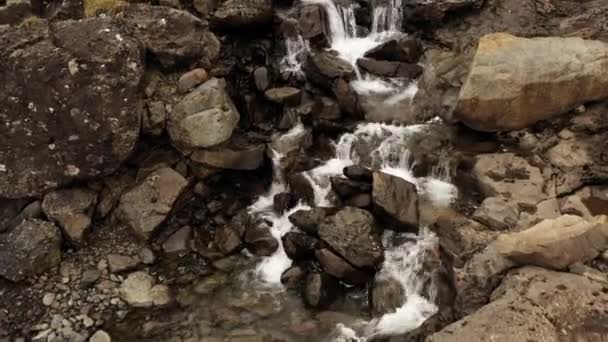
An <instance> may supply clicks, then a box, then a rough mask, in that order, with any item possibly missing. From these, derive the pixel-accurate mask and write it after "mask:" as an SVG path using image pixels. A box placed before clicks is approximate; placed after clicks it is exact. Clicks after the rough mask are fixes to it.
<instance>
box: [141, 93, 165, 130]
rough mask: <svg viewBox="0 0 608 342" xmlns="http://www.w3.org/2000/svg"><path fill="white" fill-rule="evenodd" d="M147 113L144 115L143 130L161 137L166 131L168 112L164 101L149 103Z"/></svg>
mask: <svg viewBox="0 0 608 342" xmlns="http://www.w3.org/2000/svg"><path fill="white" fill-rule="evenodd" d="M147 109H148V110H147V111H146V112H145V114H144V117H143V120H142V121H143V122H142V130H143V132H144V133H145V134H148V135H151V136H160V135H162V134H163V132H164V131H165V124H166V122H167V111H166V109H165V104H164V103H163V102H162V101H148V103H147Z"/></svg>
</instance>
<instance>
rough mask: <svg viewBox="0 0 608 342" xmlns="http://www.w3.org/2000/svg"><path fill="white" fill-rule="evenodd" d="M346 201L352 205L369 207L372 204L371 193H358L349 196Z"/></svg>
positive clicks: (348, 204)
mask: <svg viewBox="0 0 608 342" xmlns="http://www.w3.org/2000/svg"><path fill="white" fill-rule="evenodd" d="M344 203H345V204H346V205H347V206H350V207H357V208H369V207H371V205H372V196H371V195H370V194H358V195H354V196H351V197H349V198H347V199H346V200H345V201H344Z"/></svg>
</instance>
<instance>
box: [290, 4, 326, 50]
mask: <svg viewBox="0 0 608 342" xmlns="http://www.w3.org/2000/svg"><path fill="white" fill-rule="evenodd" d="M297 26H298V28H299V32H301V34H302V38H304V39H307V40H308V41H310V42H311V43H312V44H313V45H314V46H317V47H326V46H327V45H328V42H329V38H328V37H327V34H326V32H328V30H327V26H328V22H327V12H326V10H325V8H324V7H323V6H322V5H319V4H302V5H301V6H300V7H299V8H298V24H297Z"/></svg>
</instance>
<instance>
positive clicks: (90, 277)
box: [80, 268, 101, 289]
mask: <svg viewBox="0 0 608 342" xmlns="http://www.w3.org/2000/svg"><path fill="white" fill-rule="evenodd" d="M100 276H101V274H100V273H99V270H97V269H95V268H88V269H86V270H85V271H84V272H82V277H81V278H80V287H81V288H83V289H86V288H89V287H91V286H92V285H93V284H95V282H97V280H99V277H100Z"/></svg>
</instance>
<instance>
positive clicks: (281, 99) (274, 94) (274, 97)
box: [264, 87, 302, 107]
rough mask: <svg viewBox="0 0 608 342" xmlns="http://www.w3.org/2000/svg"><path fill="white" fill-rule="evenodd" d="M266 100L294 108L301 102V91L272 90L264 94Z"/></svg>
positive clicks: (291, 89)
mask: <svg viewBox="0 0 608 342" xmlns="http://www.w3.org/2000/svg"><path fill="white" fill-rule="evenodd" d="M264 95H265V96H266V98H267V99H268V100H270V101H272V102H275V103H279V104H284V105H288V106H292V107H295V106H297V105H299V104H300V101H301V100H302V91H301V90H300V89H298V88H293V87H281V88H272V89H268V90H266V92H264Z"/></svg>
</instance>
